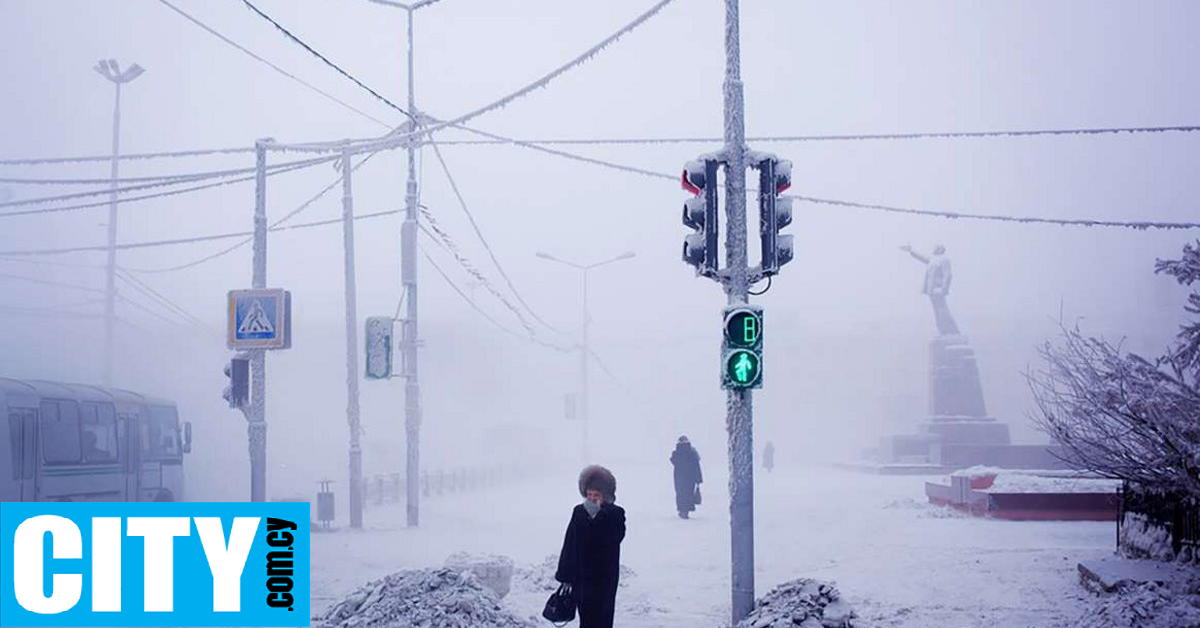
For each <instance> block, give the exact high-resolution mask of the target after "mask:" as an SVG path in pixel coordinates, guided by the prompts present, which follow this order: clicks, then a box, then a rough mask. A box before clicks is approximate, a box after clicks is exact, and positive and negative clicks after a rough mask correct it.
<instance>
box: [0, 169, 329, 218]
mask: <svg viewBox="0 0 1200 628" xmlns="http://www.w3.org/2000/svg"><path fill="white" fill-rule="evenodd" d="M331 159H332V158H329V157H324V158H319V159H303V160H297V161H289V162H284V163H278V164H272V165H269V166H267V172H274V171H276V170H286V169H288V168H289V167H291V166H299V165H316V164H320V163H324V162H326V161H330V160H331ZM251 172H254V167H253V166H251V167H248V168H227V169H225V170H207V171H203V172H184V173H178V174H160V175H155V176H147V177H122V178H119V179H44V178H38V179H35V178H27V177H0V183H19V184H22V185H106V186H107V185H111V184H113V183H118V184H122V183H133V184H140V185H133V186H130V187H126V188H117V189H116V190H113V189H111V188H106V189H104V190H98V191H91V192H81V193H74V194H62V195H58V196H50V197H43V198H31V199H24V200H21V201H13V202H5V203H0V207H12V206H17V205H36V204H39V203H47V202H53V201H63V200H70V199H73V198H85V197H88V196H100V195H104V194H112V193H113V192H114V191H115V192H116V193H118V194H121V193H124V192H131V191H135V190H146V189H151V188H155V187H161V186H166V185H176V184H180V183H190V182H193V181H203V180H205V179H220V178H223V177H233V176H237V175H239V174H249V173H251ZM146 184H149V185H146Z"/></svg>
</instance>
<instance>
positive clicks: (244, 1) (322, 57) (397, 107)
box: [159, 0, 416, 121]
mask: <svg viewBox="0 0 1200 628" xmlns="http://www.w3.org/2000/svg"><path fill="white" fill-rule="evenodd" d="M159 1H160V2H161V1H162V0H159ZM242 4H244V5H246V6H247V7H248V8H249V9H250V10H251V11H254V12H255V13H257V14H258V16H259V17H261V18H263V19H264V20H266V21H268V22H270V23H271V24H272V25H273V26H274V27H275V28H276V29H277V30H279V32H281V33H283V34H284V36H285V37H287V38H288V39H289V40H291V41H292V43H295V44H297V45H299V46H300V47H302V48H304V49H305V50H307V51H308V52H309V53H310V54H312V55H313V56H314V57H316V58H318V59H320V60H321V61H322V62H324V63H325V65H327V66H329V67H330V68H332V69H333V70H334V71H335V72H337V73H338V74H341V75H342V76H344V77H346V78H347V79H349V80H350V81H352V82H353V83H354V84H355V85H358V86H359V87H361V88H363V89H365V90H367V92H368V93H370V94H371V95H372V96H374V97H375V98H377V99H378V100H380V101H381V102H383V103H384V104H386V105H387V106H389V107H391V108H392V109H395V110H396V111H399V112H400V113H402V114H404V115H405V116H407V117H408V118H409V119H410V120H413V121H416V118H414V117H413V115H412V114H411V113H409V112H408V111H405V110H404V109H403V108H401V107H400V105H397V104H396V103H394V102H392V101H390V100H388V99H387V97H385V96H383V95H382V94H380V93H379V92H377V91H375V90H373V89H371V88H370V87H368V86H367V84H366V83H363V82H362V81H360V80H358V79H357V78H354V76H353V75H351V74H350V73H349V72H347V71H345V70H343V69H342V68H341V67H339V66H338V65H337V64H336V63H334V62H332V61H330V60H329V59H327V58H326V57H325V55H322V54H321V53H319V52H317V51H316V50H314V49H313V47H312V46H309V45H308V44H306V43H304V40H302V39H300V38H299V37H297V36H295V35H293V34H292V33H291V31H289V30H288V29H286V28H284V27H283V26H282V25H281V24H280V23H279V22H276V21H275V20H274V19H273V18H272V17H271V16H269V15H267V14H266V13H263V12H262V10H261V9H259V8H258V7H256V6H254V4H253V3H252V2H250V0H242Z"/></svg>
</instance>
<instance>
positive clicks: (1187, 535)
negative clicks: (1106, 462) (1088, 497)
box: [1117, 482, 1200, 556]
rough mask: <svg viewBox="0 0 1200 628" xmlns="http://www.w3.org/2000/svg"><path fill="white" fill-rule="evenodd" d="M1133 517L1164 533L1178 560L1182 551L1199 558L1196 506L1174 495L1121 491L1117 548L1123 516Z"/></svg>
mask: <svg viewBox="0 0 1200 628" xmlns="http://www.w3.org/2000/svg"><path fill="white" fill-rule="evenodd" d="M1126 513H1131V514H1136V515H1139V516H1141V517H1142V518H1144V519H1145V520H1146V521H1147V522H1148V523H1149V524H1151V525H1153V526H1156V527H1158V528H1161V529H1162V530H1164V531H1165V532H1166V533H1167V535H1168V536H1169V537H1170V539H1171V551H1172V553H1174V554H1175V555H1176V556H1179V554H1180V553H1181V552H1183V550H1184V549H1185V548H1187V549H1189V550H1190V553H1191V555H1192V556H1200V503H1197V502H1196V501H1195V500H1194V499H1191V498H1188V497H1187V496H1184V495H1181V494H1178V493H1166V492H1156V491H1147V490H1140V489H1135V488H1133V487H1132V486H1131V485H1130V484H1129V482H1125V483H1124V484H1123V485H1122V487H1121V507H1120V511H1119V512H1118V515H1117V539H1118V546H1119V545H1120V538H1121V525H1122V524H1123V522H1124V519H1125V514H1126Z"/></svg>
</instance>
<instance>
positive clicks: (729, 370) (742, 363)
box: [725, 349, 762, 388]
mask: <svg viewBox="0 0 1200 628" xmlns="http://www.w3.org/2000/svg"><path fill="white" fill-rule="evenodd" d="M761 375H762V361H761V360H760V359H759V357H758V354H757V353H755V352H753V351H750V350H749V349H737V350H735V351H730V352H729V353H728V354H726V356H725V381H727V382H729V384H730V385H731V386H733V387H735V388H749V387H751V386H753V385H755V384H756V383H758V378H759V377H760V376H761Z"/></svg>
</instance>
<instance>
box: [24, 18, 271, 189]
mask: <svg viewBox="0 0 1200 628" xmlns="http://www.w3.org/2000/svg"><path fill="white" fill-rule="evenodd" d="M160 1H161V0H160ZM253 152H254V149H253V148H248V147H245V146H239V147H235V148H208V149H195V150H176V151H161V152H157V153H124V154H121V155H118V156H117V160H118V161H129V160H135V159H164V158H175V157H205V156H211V155H244V154H246V153H253ZM112 159H113V156H112V155H90V156H85V157H32V158H17V159H0V165H2V166H37V165H43V164H68V163H85V162H90V161H112Z"/></svg>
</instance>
